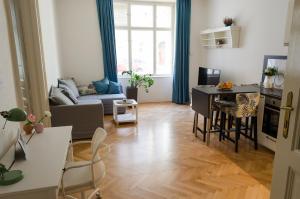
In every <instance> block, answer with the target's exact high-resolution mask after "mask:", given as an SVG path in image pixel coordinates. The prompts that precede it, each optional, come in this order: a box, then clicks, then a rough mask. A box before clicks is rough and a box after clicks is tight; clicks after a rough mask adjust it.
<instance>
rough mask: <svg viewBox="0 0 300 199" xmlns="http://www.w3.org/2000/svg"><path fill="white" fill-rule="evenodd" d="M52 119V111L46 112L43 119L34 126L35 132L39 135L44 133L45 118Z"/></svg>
mask: <svg viewBox="0 0 300 199" xmlns="http://www.w3.org/2000/svg"><path fill="white" fill-rule="evenodd" d="M47 117H48V118H50V117H51V112H50V111H45V112H44V115H43V117H42V118H41V119H40V120H39V121H38V122H37V123H35V124H34V130H35V132H37V133H42V132H43V131H44V123H43V122H44V119H45V118H47Z"/></svg>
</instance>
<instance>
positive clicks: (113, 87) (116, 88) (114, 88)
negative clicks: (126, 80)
mask: <svg viewBox="0 0 300 199" xmlns="http://www.w3.org/2000/svg"><path fill="white" fill-rule="evenodd" d="M120 93H121V85H120V84H119V83H117V82H112V81H109V88H108V94H120Z"/></svg>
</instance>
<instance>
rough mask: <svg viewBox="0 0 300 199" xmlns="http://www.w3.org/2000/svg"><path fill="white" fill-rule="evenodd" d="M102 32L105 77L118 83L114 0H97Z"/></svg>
mask: <svg viewBox="0 0 300 199" xmlns="http://www.w3.org/2000/svg"><path fill="white" fill-rule="evenodd" d="M96 3H97V11H98V17H99V26H100V32H101V41H102V51H103V65H104V75H105V77H107V78H108V79H109V80H110V81H114V82H118V77H117V53H116V41H115V24H114V10H113V0H96Z"/></svg>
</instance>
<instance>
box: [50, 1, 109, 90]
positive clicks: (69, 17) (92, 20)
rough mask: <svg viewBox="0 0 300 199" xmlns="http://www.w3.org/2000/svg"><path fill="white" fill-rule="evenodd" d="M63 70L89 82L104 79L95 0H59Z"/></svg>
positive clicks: (65, 74)
mask: <svg viewBox="0 0 300 199" xmlns="http://www.w3.org/2000/svg"><path fill="white" fill-rule="evenodd" d="M56 11H57V12H56V17H57V32H58V42H59V48H60V61H61V62H60V63H61V72H62V76H64V77H75V78H76V80H78V81H79V83H82V84H88V83H91V81H92V80H99V79H101V78H103V74H104V71H103V61H102V46H101V39H100V30H99V24H98V15H97V7H96V0H56Z"/></svg>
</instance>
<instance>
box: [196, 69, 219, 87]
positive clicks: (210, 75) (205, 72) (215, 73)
mask: <svg viewBox="0 0 300 199" xmlns="http://www.w3.org/2000/svg"><path fill="white" fill-rule="evenodd" d="M220 75H221V71H220V70H218V69H211V68H204V67H199V73H198V85H217V84H218V83H219V82H220Z"/></svg>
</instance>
